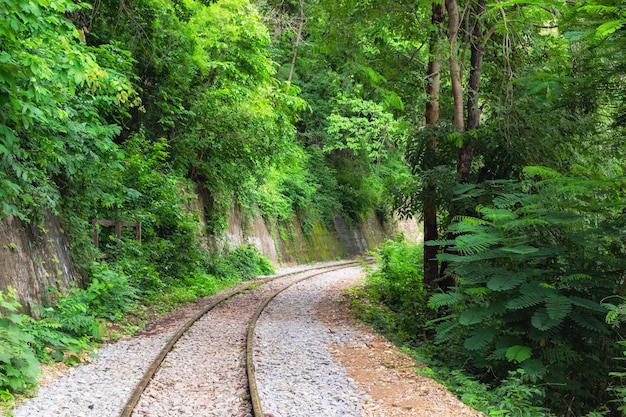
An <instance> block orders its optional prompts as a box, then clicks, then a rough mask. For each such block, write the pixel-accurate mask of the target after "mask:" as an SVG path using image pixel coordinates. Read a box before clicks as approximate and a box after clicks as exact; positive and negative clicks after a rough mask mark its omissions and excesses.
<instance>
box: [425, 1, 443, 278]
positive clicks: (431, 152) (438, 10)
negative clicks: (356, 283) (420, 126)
mask: <svg viewBox="0 0 626 417" xmlns="http://www.w3.org/2000/svg"><path fill="white" fill-rule="evenodd" d="M443 20H444V10H443V6H442V5H441V4H439V3H432V18H431V21H432V23H433V25H434V26H435V27H436V28H437V29H439V28H440V27H441V24H442V23H443ZM438 32H439V30H437V31H436V32H434V33H432V34H431V38H430V48H429V49H430V58H429V62H428V70H427V71H428V73H427V74H426V77H427V80H428V85H427V86H426V94H427V95H428V102H427V103H426V114H425V116H426V126H427V127H429V128H431V129H434V128H436V126H437V124H438V123H439V92H440V88H441V52H440V47H441V36H440V34H439V33H438ZM437 147H438V145H437V136H436V135H435V134H434V133H433V134H431V136H430V138H429V140H428V143H427V144H426V154H425V156H424V162H423V168H424V169H423V170H424V171H426V170H428V169H431V168H433V167H434V163H435V161H436V157H437V152H438V150H437ZM423 187H424V188H423V194H422V198H423V204H424V242H425V243H426V244H425V245H424V284H425V285H426V286H429V287H431V288H434V287H436V286H437V278H438V277H439V263H438V261H437V259H436V256H437V252H438V247H437V246H429V245H428V242H430V241H433V240H437V239H439V232H438V230H437V203H436V196H437V188H436V185H435V184H434V183H433V182H432V181H425V182H424V185H423Z"/></svg>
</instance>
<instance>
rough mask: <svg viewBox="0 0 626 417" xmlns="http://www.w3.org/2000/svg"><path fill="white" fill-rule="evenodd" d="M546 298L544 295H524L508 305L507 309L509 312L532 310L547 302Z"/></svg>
mask: <svg viewBox="0 0 626 417" xmlns="http://www.w3.org/2000/svg"><path fill="white" fill-rule="evenodd" d="M545 298H546V296H545V294H543V293H539V292H537V293H531V294H522V295H520V296H519V297H516V298H514V299H512V300H511V301H509V302H508V303H506V307H507V308H508V309H509V310H522V309H525V308H530V307H533V306H536V305H537V304H539V303H541V302H542V301H543V300H545Z"/></svg>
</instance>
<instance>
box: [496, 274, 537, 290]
mask: <svg viewBox="0 0 626 417" xmlns="http://www.w3.org/2000/svg"><path fill="white" fill-rule="evenodd" d="M527 278H528V276H527V274H525V273H517V274H513V273H510V274H509V275H498V276H495V277H493V278H491V279H490V280H489V281H488V282H487V288H489V289H490V290H493V291H509V290H512V289H513V288H516V287H519V286H520V285H522V284H523V283H524V282H525V281H526V279H527Z"/></svg>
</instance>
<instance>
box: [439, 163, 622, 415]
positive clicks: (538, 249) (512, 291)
mask: <svg viewBox="0 0 626 417" xmlns="http://www.w3.org/2000/svg"><path fill="white" fill-rule="evenodd" d="M526 172H527V174H528V177H527V180H526V182H523V183H508V182H494V183H490V184H483V185H482V186H471V185H464V186H462V187H460V188H459V190H458V191H459V192H458V195H457V199H459V200H463V199H466V198H469V199H475V198H480V199H482V201H484V204H483V205H480V206H478V207H477V208H476V212H477V216H476V217H459V218H457V219H456V222H455V223H454V224H453V225H452V226H451V227H450V231H451V232H452V233H453V234H454V235H455V238H454V240H448V241H440V242H434V244H437V245H442V244H445V245H450V250H449V251H448V252H447V253H445V254H441V255H440V259H441V260H442V261H446V262H448V263H449V264H448V268H447V270H446V271H447V273H448V274H450V275H451V276H452V277H454V279H456V281H457V282H458V285H457V287H455V288H453V289H451V290H450V291H449V292H447V293H441V294H434V295H432V296H431V297H430V300H429V304H430V305H431V306H432V307H434V308H437V309H440V310H441V311H443V312H445V314H447V316H445V317H444V319H442V320H441V321H440V323H439V324H438V327H437V338H436V340H437V341H438V342H439V343H442V344H445V345H447V348H446V349H445V351H446V355H447V359H448V360H451V359H453V358H454V356H451V355H450V353H449V352H454V353H455V354H456V355H457V357H456V359H457V360H458V364H459V365H461V364H464V363H466V364H468V365H469V366H470V367H471V369H472V371H473V372H475V374H476V375H481V376H482V377H483V378H485V380H492V379H493V376H495V377H496V380H498V379H500V380H504V379H506V378H507V376H508V373H509V372H510V371H515V370H516V369H518V368H521V369H523V370H524V378H525V380H526V381H529V382H538V381H541V382H542V383H544V384H546V385H547V387H548V388H547V390H546V404H547V405H549V407H550V408H551V409H552V410H554V411H556V412H564V410H565V409H568V408H574V409H575V410H578V411H583V412H586V411H590V410H592V409H594V408H595V407H596V406H598V405H600V404H603V401H604V400H606V386H607V377H606V375H608V370H609V369H608V368H607V363H608V361H609V359H610V356H611V355H612V350H613V349H612V348H610V347H607V346H606V343H605V341H606V339H607V338H608V337H610V331H609V328H608V326H607V325H606V324H605V323H604V320H603V319H604V315H605V314H606V309H605V308H604V307H603V306H602V305H601V304H600V301H601V300H602V299H603V298H604V297H606V296H608V295H610V294H612V293H614V292H615V291H617V290H618V288H619V285H620V283H621V281H622V280H623V271H624V270H625V269H626V265H625V263H624V262H625V259H624V253H625V252H624V246H623V242H622V240H621V237H620V233H621V232H620V228H619V227H616V226H617V225H618V224H619V222H620V221H621V220H620V216H621V213H620V211H619V210H618V207H621V206H620V203H619V198H620V197H619V194H618V193H615V192H614V191H615V187H616V186H617V187H619V185H618V184H619V183H616V182H615V181H612V180H611V181H606V180H602V179H589V178H584V177H582V178H580V177H579V178H568V177H564V176H561V175H559V174H558V173H555V172H553V171H550V170H547V169H544V168H528V169H527V171H526ZM536 178H540V179H539V180H537V179H536ZM541 178H548V179H546V180H543V179H541ZM598 201H601V202H602V204H598V203H597V202H598ZM581 364H586V365H585V366H581ZM590 364H593V365H592V366H590ZM592 387H593V388H592Z"/></svg>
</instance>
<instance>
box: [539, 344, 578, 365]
mask: <svg viewBox="0 0 626 417" xmlns="http://www.w3.org/2000/svg"><path fill="white" fill-rule="evenodd" d="M578 356H579V355H578V354H577V353H576V352H575V351H574V350H573V349H572V348H570V347H569V346H567V345H563V344H554V345H550V346H546V347H545V348H544V349H542V351H541V358H542V359H543V360H544V362H545V363H547V364H548V365H551V364H554V363H564V362H565V363H573V362H575V361H576V360H577V359H578Z"/></svg>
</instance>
